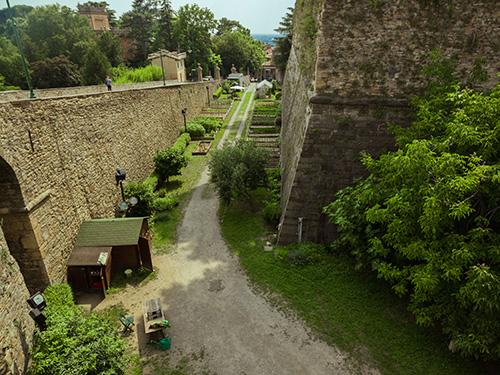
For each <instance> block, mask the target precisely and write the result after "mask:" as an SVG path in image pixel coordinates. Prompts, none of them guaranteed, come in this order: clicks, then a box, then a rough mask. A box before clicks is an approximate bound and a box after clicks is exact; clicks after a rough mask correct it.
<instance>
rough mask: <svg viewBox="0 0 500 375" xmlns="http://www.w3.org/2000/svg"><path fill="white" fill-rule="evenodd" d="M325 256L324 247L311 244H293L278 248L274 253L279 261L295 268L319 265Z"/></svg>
mask: <svg viewBox="0 0 500 375" xmlns="http://www.w3.org/2000/svg"><path fill="white" fill-rule="evenodd" d="M325 256H326V250H325V247H324V246H323V245H320V244H316V243H313V242H302V243H297V242H295V243H292V244H290V245H288V246H286V247H282V246H279V247H278V249H277V252H276V257H277V258H278V259H279V260H281V261H283V262H286V263H290V264H293V265H295V266H306V265H308V264H314V263H319V262H320V261H322V260H323V259H324V258H325Z"/></svg>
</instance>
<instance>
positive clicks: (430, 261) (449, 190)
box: [325, 54, 500, 359]
mask: <svg viewBox="0 0 500 375" xmlns="http://www.w3.org/2000/svg"><path fill="white" fill-rule="evenodd" d="M480 64H481V61H477V64H476V68H475V69H476V71H475V72H474V74H475V75H476V77H479V78H480V79H484V74H482V73H481V72H480V69H479V68H478V65H480ZM426 71H427V74H428V76H429V83H430V85H429V91H428V94H427V95H425V96H423V97H420V98H417V99H416V100H414V105H415V106H416V108H417V120H416V121H415V122H414V123H413V124H412V126H411V127H410V128H408V129H403V128H399V127H397V126H393V127H392V129H393V131H394V132H395V134H396V141H397V144H398V146H399V150H398V151H396V152H390V153H387V154H384V155H382V156H381V157H380V158H379V159H378V160H375V159H373V158H371V157H370V156H367V155H366V156H364V157H363V163H364V164H365V166H366V167H367V168H368V170H369V171H370V173H371V176H370V178H368V179H367V180H365V181H363V182H362V183H360V184H358V185H357V186H355V187H353V188H347V189H344V190H343V191H341V192H339V193H338V195H337V200H336V201H335V202H333V203H332V204H330V205H329V206H328V207H327V208H326V210H325V212H327V213H328V214H329V216H330V218H331V221H332V222H334V223H336V224H337V225H338V229H339V233H340V239H339V240H338V241H336V243H335V246H336V247H337V248H344V249H349V251H350V252H351V253H352V254H353V255H354V256H356V258H357V260H358V261H359V264H365V265H369V266H371V268H373V269H374V270H376V272H377V273H378V276H379V277H380V278H383V279H385V280H387V281H388V282H390V283H391V284H392V287H393V289H394V291H395V292H396V293H397V294H399V295H409V296H410V303H409V310H410V311H411V312H412V313H413V314H414V315H415V317H416V319H417V322H418V323H419V324H422V325H431V324H434V323H435V322H439V323H440V325H441V327H442V330H443V332H444V333H446V334H447V335H448V336H449V337H451V338H452V339H453V340H454V342H455V345H456V346H457V348H458V349H459V350H460V352H461V354H462V355H464V356H474V357H475V358H483V359H497V358H499V357H500V323H499V321H498V318H497V317H498V314H499V313H500V298H499V297H498V296H499V295H500V283H498V280H499V279H500V269H499V268H500V267H499V265H500V264H499V263H500V258H499V255H500V251H499V249H498V243H500V231H499V230H500V218H499V217H498V215H497V214H496V213H497V211H498V207H499V206H500V198H499V197H498V191H499V189H500V151H499V150H500V147H499V146H500V88H499V87H497V88H496V89H495V90H494V91H493V92H491V93H485V92H480V91H473V90H472V89H470V88H467V87H462V86H461V85H460V84H459V83H458V80H457V78H455V76H454V74H453V64H452V63H451V62H449V61H443V60H442V59H441V58H440V56H439V54H436V55H435V56H434V62H433V64H431V65H430V66H429V68H427V70H426ZM474 81H477V80H474Z"/></svg>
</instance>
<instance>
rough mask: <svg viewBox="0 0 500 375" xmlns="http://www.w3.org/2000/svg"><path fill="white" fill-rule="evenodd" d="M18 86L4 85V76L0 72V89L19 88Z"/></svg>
mask: <svg viewBox="0 0 500 375" xmlns="http://www.w3.org/2000/svg"><path fill="white" fill-rule="evenodd" d="M20 89H21V88H20V87H18V86H5V77H4V76H3V75H1V74H0V91H9V90H20Z"/></svg>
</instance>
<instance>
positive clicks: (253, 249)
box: [220, 191, 486, 375]
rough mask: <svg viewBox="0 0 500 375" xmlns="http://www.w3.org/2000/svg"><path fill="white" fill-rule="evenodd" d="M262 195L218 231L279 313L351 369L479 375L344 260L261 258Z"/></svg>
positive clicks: (232, 212)
mask: <svg viewBox="0 0 500 375" xmlns="http://www.w3.org/2000/svg"><path fill="white" fill-rule="evenodd" d="M263 196H264V193H263V192H262V191H259V192H257V193H256V194H255V195H254V197H253V202H243V203H241V202H235V203H233V204H232V205H231V206H230V207H229V208H227V209H221V210H220V221H221V230H222V234H223V236H224V238H225V239H226V241H227V243H228V245H229V247H230V249H231V250H232V251H233V252H234V253H235V254H237V255H238V256H239V257H240V260H241V265H242V266H243V268H244V269H245V270H246V271H247V274H248V276H249V278H250V279H251V281H252V282H253V283H254V285H255V286H256V287H257V288H258V289H259V290H261V291H264V292H265V293H269V294H268V295H269V296H273V297H272V298H271V299H272V301H273V302H274V303H275V304H276V306H279V307H280V308H282V309H283V310H284V311H286V312H288V313H290V314H294V313H295V312H297V314H298V315H300V316H301V317H302V318H303V319H304V320H305V321H306V322H307V323H308V325H310V326H311V327H312V328H313V330H314V331H315V332H316V333H317V335H318V336H319V337H321V338H322V339H323V340H325V341H326V342H327V343H329V344H331V345H336V346H338V347H339V348H340V349H342V350H344V351H347V352H348V353H349V356H350V357H351V359H352V360H353V362H354V363H369V364H370V363H372V364H374V366H375V367H377V368H379V369H380V371H381V372H382V374H384V375H402V374H403V375H407V374H412V375H479V374H486V371H485V368H484V367H483V365H482V364H481V363H476V362H474V361H470V360H465V359H463V358H461V357H459V356H457V355H453V354H452V353H451V352H450V351H449V350H448V349H447V346H448V342H447V339H446V338H445V337H443V336H441V335H440V334H439V333H438V330H437V329H433V328H423V327H419V326H417V325H416V324H415V320H414V318H413V316H412V315H411V314H410V313H409V312H408V311H407V310H406V307H405V306H406V302H407V301H405V300H402V299H400V298H398V297H397V296H395V295H394V293H393V292H392V291H391V290H390V288H389V287H388V286H387V285H386V284H385V283H384V282H382V281H381V280H378V279H376V278H375V277H374V276H373V275H372V274H371V273H369V272H360V271H355V270H354V267H353V266H354V265H353V263H352V262H351V261H350V259H348V258H347V257H344V256H342V255H328V256H327V257H325V258H324V260H323V262H322V263H320V264H315V265H309V266H304V267H298V266H292V265H289V264H285V263H283V262H280V261H277V260H276V259H275V257H274V254H273V253H272V252H264V251H263V246H264V243H265V241H266V238H265V233H266V228H265V227H264V224H263V221H262V219H261V214H260V209H261V206H259V204H257V203H258V202H260V201H261V199H262V197H263Z"/></svg>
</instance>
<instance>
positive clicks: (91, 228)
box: [75, 217, 146, 247]
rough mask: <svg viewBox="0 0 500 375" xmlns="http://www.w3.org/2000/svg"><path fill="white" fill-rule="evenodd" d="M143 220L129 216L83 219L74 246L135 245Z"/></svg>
mask: <svg viewBox="0 0 500 375" xmlns="http://www.w3.org/2000/svg"><path fill="white" fill-rule="evenodd" d="M144 220H146V218H144V217H130V218H123V219H93V220H87V221H84V222H83V223H82V225H81V226H80V232H79V233H78V237H77V238H76V242H75V247H99V246H126V245H137V244H138V243H139V235H140V234H141V228H142V225H143V222H144Z"/></svg>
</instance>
